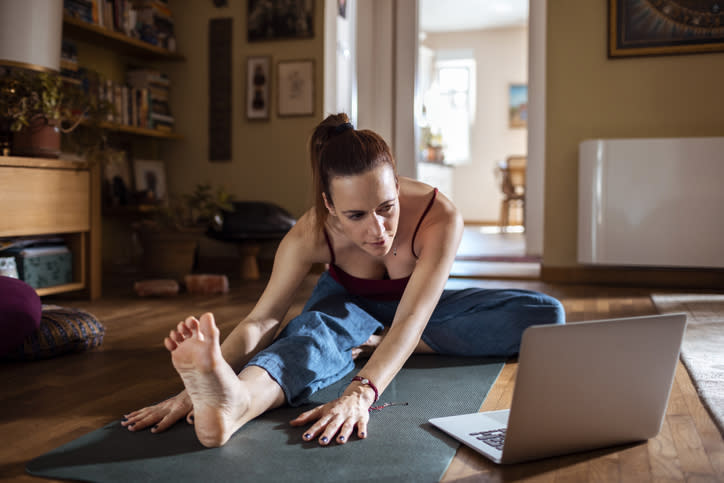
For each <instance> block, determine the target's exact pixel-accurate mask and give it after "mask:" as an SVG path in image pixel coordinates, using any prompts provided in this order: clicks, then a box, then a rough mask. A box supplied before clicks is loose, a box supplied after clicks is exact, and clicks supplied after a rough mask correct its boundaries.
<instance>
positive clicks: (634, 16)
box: [608, 0, 724, 57]
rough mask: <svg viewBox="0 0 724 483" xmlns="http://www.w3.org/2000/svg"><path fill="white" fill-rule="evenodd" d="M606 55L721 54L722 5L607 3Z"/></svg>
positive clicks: (668, 0)
mask: <svg viewBox="0 0 724 483" xmlns="http://www.w3.org/2000/svg"><path fill="white" fill-rule="evenodd" d="M608 5H609V11H608V20H609V31H608V56H609V57H630V56H641V55H670V54H694V53H701V52H724V8H722V7H723V6H724V5H722V3H721V2H720V1H716V0H704V1H698V2H691V1H683V0H658V1H656V2H643V1H640V0H608Z"/></svg>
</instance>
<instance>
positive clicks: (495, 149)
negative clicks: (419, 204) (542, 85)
mask: <svg viewBox="0 0 724 483" xmlns="http://www.w3.org/2000/svg"><path fill="white" fill-rule="evenodd" d="M527 40H528V29H527V28H526V27H510V28H500V29H486V30H476V31H466V32H447V33H429V34H428V35H427V38H426V39H425V40H424V41H423V42H422V45H424V46H426V47H429V48H431V49H433V50H438V49H473V51H474V54H473V55H474V57H475V63H476V86H475V88H476V93H475V95H476V107H475V122H474V123H473V126H472V128H471V156H472V159H471V160H470V163H466V164H462V165H458V166H456V167H455V168H454V169H453V195H454V199H455V204H456V205H457V206H458V208H459V209H460V211H461V213H462V214H463V218H464V219H465V221H470V222H487V223H497V222H498V218H499V217H500V200H501V198H502V195H501V191H500V187H499V184H498V180H497V179H496V176H495V168H496V165H497V163H498V162H499V161H503V160H505V159H506V158H507V157H508V156H512V155H525V154H526V151H527V148H526V142H527V129H523V128H511V127H510V126H509V123H508V105H509V103H508V101H509V99H508V87H509V86H510V84H526V83H527V82H528V45H527Z"/></svg>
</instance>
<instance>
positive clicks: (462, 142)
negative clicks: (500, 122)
mask: <svg viewBox="0 0 724 483" xmlns="http://www.w3.org/2000/svg"><path fill="white" fill-rule="evenodd" d="M440 57H441V56H440V55H438V60H436V61H435V63H434V67H433V76H432V83H431V85H430V88H429V89H428V90H427V92H426V93H425V95H424V99H423V102H424V108H423V109H424V112H425V115H426V120H425V122H426V123H427V126H426V127H427V129H428V131H426V134H427V139H426V144H427V146H428V147H430V149H438V150H439V149H440V148H441V150H442V155H443V156H444V162H445V163H448V164H463V163H468V162H470V127H471V124H472V122H473V120H474V113H475V61H474V60H473V59H472V56H470V57H468V58H462V59H459V58H458V59H445V58H442V59H441V58H440ZM438 161H439V160H438Z"/></svg>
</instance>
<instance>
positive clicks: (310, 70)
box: [277, 60, 314, 116]
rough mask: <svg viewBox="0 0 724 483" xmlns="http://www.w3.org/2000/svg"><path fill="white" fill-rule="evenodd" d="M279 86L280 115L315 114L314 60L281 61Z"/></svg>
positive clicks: (278, 78)
mask: <svg viewBox="0 0 724 483" xmlns="http://www.w3.org/2000/svg"><path fill="white" fill-rule="evenodd" d="M277 86H278V87H277V92H278V94H279V99H278V102H277V106H278V109H279V115H280V116H311V115H313V114H314V61H313V60H299V61H283V62H279V64H278V76H277Z"/></svg>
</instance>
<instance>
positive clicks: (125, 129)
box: [100, 122, 184, 140]
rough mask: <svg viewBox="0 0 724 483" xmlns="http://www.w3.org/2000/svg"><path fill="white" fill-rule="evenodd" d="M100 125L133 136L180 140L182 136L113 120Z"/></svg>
mask: <svg viewBox="0 0 724 483" xmlns="http://www.w3.org/2000/svg"><path fill="white" fill-rule="evenodd" d="M100 127H101V128H103V129H108V130H109V131H115V132H122V133H127V134H133V135H135V136H146V137H153V138H161V139H175V140H180V139H183V138H184V137H183V136H182V135H181V134H177V133H175V132H167V131H161V130H159V129H148V128H144V127H135V126H126V125H124V124H116V123H113V122H102V123H100Z"/></svg>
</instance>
